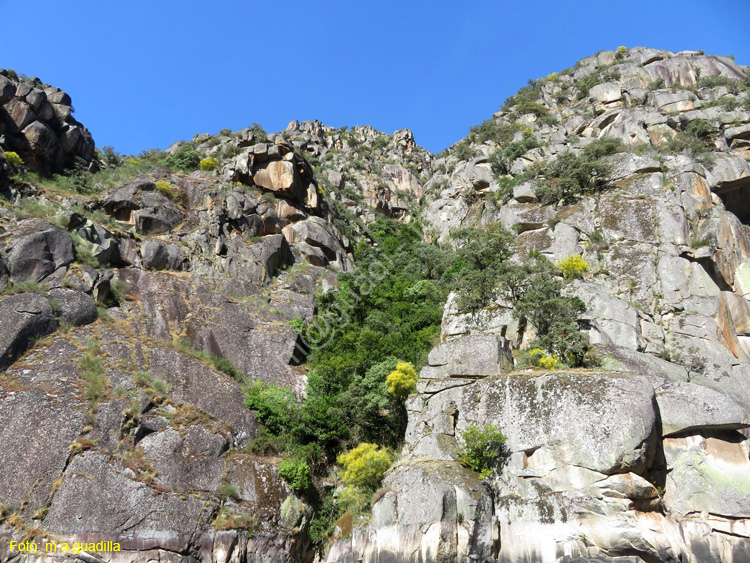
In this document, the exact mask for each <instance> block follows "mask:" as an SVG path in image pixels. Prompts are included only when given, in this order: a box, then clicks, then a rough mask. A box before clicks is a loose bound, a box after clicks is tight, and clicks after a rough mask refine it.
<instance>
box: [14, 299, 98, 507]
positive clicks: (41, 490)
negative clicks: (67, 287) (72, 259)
mask: <svg viewBox="0 0 750 563" xmlns="http://www.w3.org/2000/svg"><path fill="white" fill-rule="evenodd" d="M19 297H23V296H19ZM5 301H7V300H5ZM5 301H1V302H0V308H2V305H3V304H4V303H5ZM0 317H1V318H3V319H7V318H8V315H7V311H2V314H1V315H0ZM49 351H50V353H51V354H52V357H54V358H55V359H56V360H57V361H47V362H44V363H43V364H41V365H40V366H38V367H36V366H35V368H34V369H23V370H20V369H19V370H15V371H13V372H12V373H9V374H8V375H10V376H11V377H9V378H3V380H2V381H0V390H1V391H0V392H1V393H2V399H0V448H2V451H3V455H2V456H0V503H2V504H5V505H8V506H10V507H12V508H13V509H14V510H15V509H19V508H20V507H21V505H22V503H25V504H26V510H27V511H28V512H30V514H29V516H30V515H31V514H33V513H34V512H35V511H36V510H38V509H40V508H42V507H44V506H45V505H46V504H47V502H48V500H49V498H50V496H51V494H52V486H53V482H54V481H55V480H56V479H57V478H58V477H59V476H60V475H61V473H62V471H63V470H64V469H65V466H66V465H67V462H68V457H69V455H70V453H69V450H68V446H69V445H70V444H71V443H72V442H73V441H74V440H75V439H76V438H77V437H78V436H79V435H80V434H81V431H82V429H83V427H84V425H85V424H86V398H85V397H84V396H82V393H81V392H80V388H79V385H80V376H79V375H78V373H77V370H76V367H75V364H74V363H73V362H69V361H59V359H60V358H66V359H67V358H74V357H75V356H76V354H77V353H78V350H77V348H76V347H75V346H73V345H72V344H71V343H69V342H66V341H57V342H56V343H55V344H53V345H52V346H51V347H50V350H49Z"/></svg>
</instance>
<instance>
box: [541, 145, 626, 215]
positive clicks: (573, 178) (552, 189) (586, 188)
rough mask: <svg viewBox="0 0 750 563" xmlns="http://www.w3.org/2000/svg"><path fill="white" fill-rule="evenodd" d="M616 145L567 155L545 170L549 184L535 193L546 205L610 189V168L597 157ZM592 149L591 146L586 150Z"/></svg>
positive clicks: (597, 146)
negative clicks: (606, 188) (608, 184)
mask: <svg viewBox="0 0 750 563" xmlns="http://www.w3.org/2000/svg"><path fill="white" fill-rule="evenodd" d="M614 146H615V145H614V144H612V143H610V142H609V141H607V142H606V143H602V144H600V145H594V148H592V149H590V150H589V151H588V152H587V151H583V152H582V153H581V154H580V155H577V154H575V153H574V152H573V151H567V152H564V153H562V154H560V155H558V157H557V158H556V159H555V160H554V161H553V162H552V163H551V164H550V165H548V166H547V168H546V174H545V175H546V177H547V182H546V184H544V185H542V186H539V187H538V188H537V190H536V195H537V197H538V198H539V199H540V200H541V201H542V202H543V203H547V204H549V203H555V202H558V201H562V202H563V203H571V202H572V201H574V200H575V199H576V198H577V197H580V196H582V195H588V194H593V193H596V192H597V191H600V190H602V189H604V188H605V187H606V186H607V182H608V180H609V175H610V173H611V170H612V168H611V166H610V165H608V164H606V163H604V162H602V161H600V160H598V159H597V158H598V157H596V156H594V155H598V154H603V153H605V154H606V152H607V151H609V150H612V149H613V147H614ZM586 148H589V147H586Z"/></svg>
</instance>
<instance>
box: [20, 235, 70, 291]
mask: <svg viewBox="0 0 750 563" xmlns="http://www.w3.org/2000/svg"><path fill="white" fill-rule="evenodd" d="M5 262H6V264H7V267H8V270H9V271H10V275H11V278H12V279H13V281H14V282H15V283H25V282H46V283H47V284H48V285H56V284H57V283H59V282H60V281H61V280H62V278H63V277H64V276H65V272H66V271H67V266H68V265H69V264H70V263H71V262H73V241H72V239H71V238H70V235H69V234H68V233H67V232H65V231H64V230H62V229H61V228H60V227H57V226H55V225H53V224H51V223H45V222H42V223H39V224H37V225H34V226H33V227H28V228H23V229H21V230H19V231H17V232H16V233H15V236H14V238H13V239H12V241H11V242H10V244H9V245H8V246H7V247H6V250H5Z"/></svg>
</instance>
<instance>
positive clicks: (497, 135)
mask: <svg viewBox="0 0 750 563" xmlns="http://www.w3.org/2000/svg"><path fill="white" fill-rule="evenodd" d="M520 130H521V125H520V124H519V123H517V122H515V121H514V122H512V123H507V122H505V121H498V120H497V119H495V118H494V117H492V118H490V119H488V120H486V121H483V122H482V123H480V124H479V125H474V126H473V127H472V128H471V129H469V135H468V137H467V140H468V142H470V143H476V144H480V145H481V144H483V143H485V142H487V141H495V142H496V143H497V144H499V145H504V144H505V143H509V142H510V141H511V140H512V139H513V136H514V135H515V134H516V132H518V131H520Z"/></svg>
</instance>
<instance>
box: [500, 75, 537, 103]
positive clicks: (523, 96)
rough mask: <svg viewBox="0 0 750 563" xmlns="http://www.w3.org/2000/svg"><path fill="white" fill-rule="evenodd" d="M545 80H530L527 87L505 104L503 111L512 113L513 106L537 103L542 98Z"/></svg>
mask: <svg viewBox="0 0 750 563" xmlns="http://www.w3.org/2000/svg"><path fill="white" fill-rule="evenodd" d="M542 84H544V81H543V80H534V79H533V78H529V81H528V83H527V84H526V86H523V87H522V88H521V89H520V90H518V92H516V93H515V94H514V95H512V96H510V97H509V98H507V99H506V100H505V102H504V103H503V108H502V109H503V110H504V111H510V110H511V109H513V106H515V105H518V104H521V103H523V102H535V101H537V100H538V99H539V97H540V96H541V91H542Z"/></svg>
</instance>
